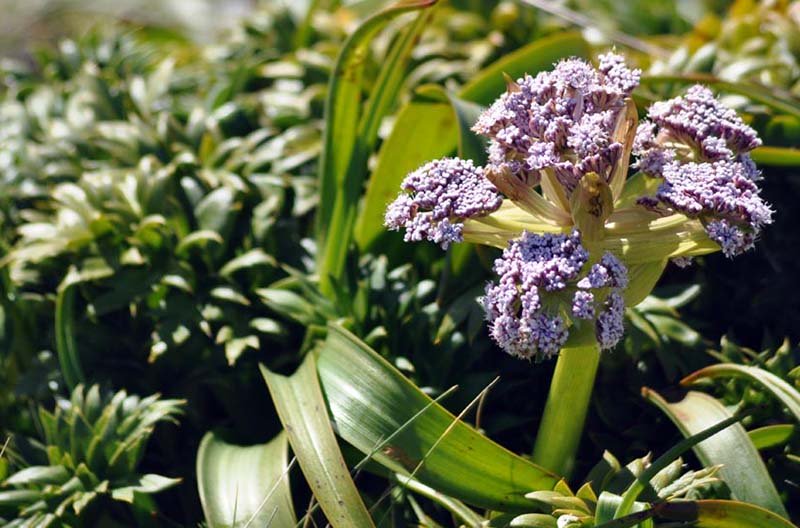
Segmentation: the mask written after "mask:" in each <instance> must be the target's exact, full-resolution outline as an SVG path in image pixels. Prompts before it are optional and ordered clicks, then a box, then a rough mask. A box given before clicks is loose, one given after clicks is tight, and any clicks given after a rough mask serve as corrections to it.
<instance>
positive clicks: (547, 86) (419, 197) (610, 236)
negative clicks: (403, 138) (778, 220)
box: [385, 53, 773, 475]
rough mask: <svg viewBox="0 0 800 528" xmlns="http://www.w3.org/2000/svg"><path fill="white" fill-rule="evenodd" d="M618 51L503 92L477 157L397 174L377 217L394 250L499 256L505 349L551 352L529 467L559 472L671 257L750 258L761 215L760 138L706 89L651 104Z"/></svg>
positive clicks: (491, 298) (484, 118) (499, 313)
mask: <svg viewBox="0 0 800 528" xmlns="http://www.w3.org/2000/svg"><path fill="white" fill-rule="evenodd" d="M640 73H641V72H640V71H639V70H635V69H630V68H628V67H627V66H626V64H625V62H624V60H623V58H622V57H621V56H619V55H617V54H615V53H608V54H605V55H601V56H600V57H599V65H598V67H597V68H594V67H593V66H592V65H590V64H588V63H586V62H584V61H582V60H578V59H566V60H563V61H561V62H559V63H558V64H557V65H556V66H555V68H554V69H553V70H552V71H549V72H542V73H539V74H538V75H536V76H535V77H531V76H524V77H522V78H520V79H518V80H517V81H511V80H508V83H507V84H508V86H507V90H506V92H505V93H504V94H502V95H501V96H500V97H499V98H498V99H497V100H496V101H495V102H494V103H493V104H492V105H491V106H490V107H489V108H488V109H486V110H485V111H484V112H483V113H482V114H481V115H480V117H479V119H478V120H477V122H476V123H475V124H474V126H473V131H475V132H477V133H478V134H480V135H481V136H484V137H485V138H487V139H488V163H487V164H486V166H484V167H478V166H475V165H474V164H473V163H472V162H471V161H470V160H461V159H457V158H446V159H440V160H436V161H432V162H430V163H427V164H426V165H424V166H423V167H421V168H419V169H418V170H416V171H414V172H412V173H411V174H409V175H408V176H407V177H406V179H405V180H404V181H403V183H402V191H401V193H400V195H399V196H398V197H397V199H396V200H395V201H394V202H392V203H391V204H390V205H389V207H388V209H387V211H386V215H385V224H386V226H387V227H389V228H390V229H394V230H401V229H404V230H405V240H406V241H420V240H429V241H432V242H435V243H438V244H440V245H441V246H442V247H443V248H445V249H446V248H447V247H448V246H449V245H450V244H452V243H456V242H462V241H464V242H471V243H474V244H482V245H487V246H493V247H496V248H499V249H502V250H503V253H502V256H501V257H499V258H498V259H497V260H496V261H495V263H494V268H493V269H494V271H495V273H496V274H497V276H498V279H497V280H496V281H495V282H492V283H490V284H488V285H487V286H486V290H485V295H484V296H483V297H482V298H481V299H480V302H481V304H482V305H483V308H484V310H485V313H486V320H487V323H488V327H489V332H490V334H491V336H492V338H493V340H494V341H495V342H496V343H497V345H498V346H499V347H500V348H502V349H503V350H505V351H506V352H507V353H509V354H511V355H513V356H517V357H520V358H525V359H532V360H535V361H539V360H543V359H547V358H551V357H554V356H557V357H558V359H557V365H556V369H555V374H554V378H553V381H552V385H551V387H550V392H549V396H548V401H547V404H546V407H545V411H544V415H543V417H542V422H541V425H540V430H539V433H538V435H537V440H536V445H535V447H534V454H533V458H534V461H535V462H536V463H538V464H540V465H542V466H544V467H546V468H548V469H551V470H553V471H555V472H556V473H558V474H561V475H569V473H570V471H571V469H572V467H573V464H574V456H575V452H576V450H577V447H578V442H579V440H580V436H581V432H582V428H583V422H584V419H585V416H586V410H587V407H588V404H589V398H590V395H591V391H592V386H593V383H594V378H595V374H596V371H597V367H598V362H599V358H600V352H601V350H603V349H611V348H613V347H614V346H615V345H616V344H617V342H618V341H619V340H620V338H621V337H622V335H623V333H624V326H623V320H624V311H625V307H626V306H629V307H630V306H635V305H636V304H638V303H639V302H640V301H642V300H643V299H644V298H645V297H646V296H647V295H648V294H649V293H650V291H651V290H652V289H653V287H654V286H655V284H656V282H657V281H658V279H659V277H660V275H661V273H662V271H663V270H664V268H665V266H666V265H667V263H668V261H670V260H673V261H674V262H675V263H676V264H678V265H681V266H685V265H688V264H690V263H691V259H692V258H693V257H696V256H700V255H705V254H709V253H713V252H715V251H720V250H721V251H722V252H723V253H724V254H725V255H726V256H728V257H734V256H736V255H738V254H740V253H742V252H744V251H747V250H748V249H750V248H752V247H753V245H754V243H755V241H756V239H757V237H758V235H759V232H760V231H761V229H762V228H763V227H764V226H766V225H768V224H769V223H771V221H772V214H773V212H772V210H771V208H770V206H769V205H768V204H767V203H766V202H765V201H764V200H763V199H762V198H761V197H760V194H759V188H758V181H759V179H760V173H759V171H758V169H757V168H756V166H755V164H754V163H753V161H752V160H751V159H750V157H749V154H748V152H749V151H751V150H752V149H753V148H755V147H757V146H758V145H759V144H760V141H759V139H758V137H757V134H756V132H755V131H754V130H753V129H752V128H750V127H749V126H747V125H746V124H745V123H744V122H743V121H742V120H741V119H740V118H739V116H738V115H737V114H736V113H735V112H734V111H733V110H731V109H729V108H726V107H725V106H723V105H722V104H721V103H720V102H719V101H718V100H717V99H716V98H715V96H714V95H713V93H712V92H711V91H710V90H708V89H707V88H705V87H703V86H700V85H697V86H693V87H691V88H690V89H689V90H688V91H687V92H686V93H685V95H682V96H680V97H677V98H674V99H671V100H668V101H663V102H658V103H655V104H653V105H652V106H650V108H649V109H648V111H647V119H645V120H643V121H642V122H641V123H638V110H637V108H636V105H635V104H634V102H633V100H632V98H631V93H632V92H633V90H634V89H635V88H636V87H637V85H638V84H639V77H640Z"/></svg>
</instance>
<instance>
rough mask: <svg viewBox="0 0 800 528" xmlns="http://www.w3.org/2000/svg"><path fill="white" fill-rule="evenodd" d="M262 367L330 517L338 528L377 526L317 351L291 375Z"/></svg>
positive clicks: (292, 441)
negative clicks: (330, 406) (351, 464)
mask: <svg viewBox="0 0 800 528" xmlns="http://www.w3.org/2000/svg"><path fill="white" fill-rule="evenodd" d="M260 368H261V374H262V375H263V376H264V381H265V382H266V383H267V387H269V392H270V395H271V396H272V401H273V403H274V404H275V408H276V409H277V411H278V416H279V417H280V419H281V423H282V424H283V426H284V428H285V429H286V433H287V436H288V438H289V443H290V444H291V446H292V451H294V453H295V456H296V457H297V461H298V462H299V464H300V469H302V470H303V475H305V477H306V480H307V481H308V484H309V486H310V487H311V491H313V492H314V496H315V497H316V499H317V501H318V502H319V504H320V506H321V507H322V511H323V512H325V516H326V517H327V518H328V521H329V522H330V523H331V525H332V526H333V527H334V528H361V527H366V528H374V526H375V525H374V524H373V522H372V519H371V518H370V515H369V512H368V511H367V508H366V506H364V502H363V501H362V500H361V496H360V495H359V493H358V490H357V489H356V486H355V484H354V483H353V479H352V478H350V472H349V471H348V469H347V466H346V465H345V463H344V459H343V458H342V452H341V451H340V450H339V445H338V444H337V443H336V437H335V436H334V434H333V429H332V428H331V423H330V419H329V418H328V413H327V412H326V408H325V399H324V398H323V396H322V391H321V390H320V384H319V380H318V379H317V366H316V362H315V361H314V355H313V354H308V355H307V356H306V359H305V360H304V361H303V364H302V365H300V367H299V368H298V369H297V371H295V373H294V374H292V375H291V376H281V375H280V374H275V373H273V372H270V371H269V370H268V369H267V368H266V367H264V366H263V365H261V367H260Z"/></svg>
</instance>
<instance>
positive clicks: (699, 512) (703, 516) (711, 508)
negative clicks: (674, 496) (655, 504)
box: [658, 500, 797, 528]
mask: <svg viewBox="0 0 800 528" xmlns="http://www.w3.org/2000/svg"><path fill="white" fill-rule="evenodd" d="M658 515H659V517H663V518H665V519H670V520H675V521H685V522H689V523H691V526H692V527H696V528H797V527H796V526H795V525H794V524H792V523H790V522H789V521H787V520H786V519H783V518H781V517H779V516H778V515H775V514H774V513H772V512H771V511H769V510H765V509H764V508H760V507H758V506H756V505H754V504H748V503H746V502H738V501H730V500H700V501H675V502H668V503H666V504H663V505H661V506H660V507H659V511H658Z"/></svg>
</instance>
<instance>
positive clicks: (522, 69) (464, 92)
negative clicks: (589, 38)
mask: <svg viewBox="0 0 800 528" xmlns="http://www.w3.org/2000/svg"><path fill="white" fill-rule="evenodd" d="M589 53H590V50H589V45H588V44H587V43H586V41H585V40H584V39H583V37H582V36H581V34H580V33H579V32H577V31H569V32H566V33H560V34H556V35H552V36H548V37H544V38H541V39H539V40H537V41H534V42H532V43H530V44H528V45H527V46H525V47H523V48H520V49H518V50H516V51H514V52H512V53H509V54H508V55H505V56H503V58H501V59H499V60H498V61H496V62H494V63H492V64H490V65H489V66H487V67H486V68H484V69H483V70H481V71H480V72H479V73H478V74H477V75H475V76H474V77H473V78H472V80H471V81H470V82H468V83H467V84H466V85H465V86H464V87H463V88H462V89H461V91H460V92H459V94H458V95H459V96H460V97H461V98H462V99H465V100H467V101H473V102H475V103H478V104H481V105H489V104H490V103H491V102H492V101H494V100H495V99H496V98H497V97H498V96H499V95H500V94H501V93H503V92H504V91H505V89H506V82H505V79H504V77H503V74H504V73H505V74H507V75H508V76H510V77H511V78H513V79H516V78H518V77H522V76H523V75H524V74H526V73H529V74H531V75H535V74H537V73H538V72H540V71H544V70H549V69H551V68H552V66H553V64H554V63H555V62H557V61H558V60H559V59H563V58H564V57H584V58H588V57H589Z"/></svg>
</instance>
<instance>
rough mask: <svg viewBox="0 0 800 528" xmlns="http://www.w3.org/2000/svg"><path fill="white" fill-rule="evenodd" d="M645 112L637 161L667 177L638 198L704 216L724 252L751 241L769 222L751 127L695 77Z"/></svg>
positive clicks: (637, 141) (650, 204)
mask: <svg viewBox="0 0 800 528" xmlns="http://www.w3.org/2000/svg"><path fill="white" fill-rule="evenodd" d="M648 118H649V121H645V122H644V123H642V124H641V125H639V128H638V130H637V132H636V139H635V141H634V149H633V153H634V154H635V155H636V156H637V158H638V159H637V161H636V166H637V167H638V168H639V169H640V170H642V171H643V172H645V173H647V174H650V175H652V176H658V177H661V178H663V180H664V181H663V183H662V184H661V186H660V187H659V188H658V190H657V191H656V195H655V196H654V197H645V198H643V199H641V200H640V203H641V204H643V205H645V206H648V207H650V208H653V209H656V210H658V209H660V208H666V209H667V210H668V211H674V212H680V213H683V214H685V215H687V216H689V217H690V218H699V219H701V220H702V221H703V222H704V224H705V226H706V232H707V233H708V236H709V238H711V239H712V240H714V241H715V242H717V243H718V244H719V245H720V247H721V248H722V251H723V253H724V254H725V255H726V256H728V257H733V256H736V255H738V254H740V253H742V252H744V251H746V250H748V249H750V248H751V247H753V244H754V242H755V239H756V237H757V236H758V233H759V232H760V231H761V229H762V228H763V227H764V226H765V225H767V224H770V223H771V222H772V210H771V209H770V207H769V205H767V203H766V202H764V200H763V199H762V198H761V196H760V195H759V193H760V190H759V188H758V185H757V184H756V182H757V181H758V180H759V179H760V174H759V172H758V170H757V169H756V167H755V164H754V163H753V161H752V160H751V159H750V155H749V154H748V152H749V151H750V150H752V149H753V148H755V147H757V146H759V145H760V144H761V142H760V140H759V139H758V136H757V135H756V132H755V131H754V130H753V129H752V128H750V127H749V126H747V125H746V124H745V123H744V122H743V121H742V120H741V118H739V116H738V115H736V112H735V111H733V110H732V109H730V108H727V107H725V106H724V105H722V104H721V103H720V102H719V101H718V100H717V99H716V98H715V97H714V94H713V93H712V92H711V90H709V89H708V88H706V87H704V86H700V85H697V86H693V87H691V88H690V89H689V90H688V91H687V93H686V95H684V96H682V97H677V98H674V99H670V100H669V101H663V102H659V103H654V104H653V105H652V106H651V107H650V109H649V111H648Z"/></svg>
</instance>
